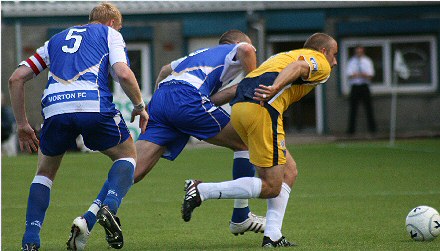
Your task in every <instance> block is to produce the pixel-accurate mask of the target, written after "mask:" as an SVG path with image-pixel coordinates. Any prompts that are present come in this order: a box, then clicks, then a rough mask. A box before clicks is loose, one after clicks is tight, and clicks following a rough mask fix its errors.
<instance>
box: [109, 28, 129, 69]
mask: <svg viewBox="0 0 440 251" xmlns="http://www.w3.org/2000/svg"><path fill="white" fill-rule="evenodd" d="M108 47H109V60H110V65H114V64H115V63H118V62H122V63H128V62H127V55H126V52H125V41H124V39H123V38H122V35H121V33H119V32H118V31H116V30H115V29H113V28H111V27H109V31H108Z"/></svg>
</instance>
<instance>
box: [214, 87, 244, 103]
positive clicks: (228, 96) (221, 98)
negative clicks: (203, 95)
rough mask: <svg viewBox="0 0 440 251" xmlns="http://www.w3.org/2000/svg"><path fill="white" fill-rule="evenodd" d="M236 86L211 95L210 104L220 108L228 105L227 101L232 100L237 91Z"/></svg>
mask: <svg viewBox="0 0 440 251" xmlns="http://www.w3.org/2000/svg"><path fill="white" fill-rule="evenodd" d="M237 86H238V85H233V86H230V87H228V88H225V89H223V90H221V91H219V92H217V93H216V94H214V95H212V96H211V97H210V99H211V101H212V103H214V104H215V105H216V106H222V105H224V104H226V103H228V102H229V101H231V100H232V98H234V96H235V92H236V91H237Z"/></svg>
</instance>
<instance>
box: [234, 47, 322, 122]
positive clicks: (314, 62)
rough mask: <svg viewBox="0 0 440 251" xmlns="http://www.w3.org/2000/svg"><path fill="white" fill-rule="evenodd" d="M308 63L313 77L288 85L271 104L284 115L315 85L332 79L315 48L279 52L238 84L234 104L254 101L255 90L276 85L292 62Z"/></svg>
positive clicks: (310, 75) (310, 74) (300, 79)
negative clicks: (281, 74)
mask: <svg viewBox="0 0 440 251" xmlns="http://www.w3.org/2000/svg"><path fill="white" fill-rule="evenodd" d="M297 60H304V61H306V62H307V63H308V64H309V67H310V70H309V76H308V77H307V78H299V79H297V80H296V81H294V82H293V83H290V84H288V85H286V86H285V87H284V88H283V89H282V90H280V91H279V92H278V93H277V94H276V95H275V96H274V97H273V98H272V99H271V100H269V101H268V102H267V103H268V104H269V105H270V106H272V107H273V108H275V109H276V110H277V111H278V112H279V113H280V114H282V113H283V112H284V111H285V110H286V109H287V108H288V107H289V106H290V105H291V104H292V103H294V102H296V101H298V100H300V99H301V98H302V97H304V96H305V95H306V94H307V93H309V92H310V91H311V90H313V88H315V86H317V85H319V84H323V83H325V82H326V81H327V79H328V78H329V77H330V72H331V67H330V64H329V62H328V61H327V59H326V57H325V56H324V54H322V53H321V52H319V51H315V50H312V49H297V50H292V51H288V52H281V53H278V54H276V55H274V56H272V57H270V58H269V59H267V60H266V61H265V62H264V63H263V64H261V65H260V66H259V67H258V68H257V69H255V70H254V71H252V72H250V73H249V74H248V75H247V76H246V77H245V78H244V79H243V80H242V81H241V82H240V83H239V85H238V87H237V93H236V96H235V98H234V99H233V100H232V101H231V105H233V104H235V103H238V102H253V103H258V101H255V100H253V99H252V98H253V96H254V93H255V88H257V87H258V86H259V85H260V84H262V85H266V86H270V85H273V82H274V81H275V79H276V77H277V76H278V74H279V73H280V72H281V71H282V70H283V69H284V68H286V67H287V66H288V65H289V64H291V63H292V62H295V61H297Z"/></svg>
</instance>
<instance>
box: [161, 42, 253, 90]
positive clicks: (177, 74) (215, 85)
mask: <svg viewBox="0 0 440 251" xmlns="http://www.w3.org/2000/svg"><path fill="white" fill-rule="evenodd" d="M242 44H245V43H239V44H223V45H218V46H216V47H212V48H206V49H200V50H197V51H195V52H193V53H191V54H189V55H188V56H186V57H183V58H180V59H178V60H175V61H173V62H171V68H172V69H173V72H172V73H171V75H169V76H168V77H167V78H165V79H164V80H162V81H161V82H160V83H159V88H160V84H162V83H165V82H169V81H178V82H184V83H186V84H190V85H192V86H194V87H196V88H197V89H198V90H199V91H200V93H202V94H203V95H205V96H206V97H209V96H211V95H213V94H214V93H216V92H217V91H218V90H219V89H220V88H221V87H223V86H225V85H227V84H229V83H230V82H231V81H232V80H234V78H236V77H237V76H238V75H239V74H240V73H242V71H243V69H242V67H241V64H240V61H239V60H238V59H237V58H236V54H237V48H238V47H239V46H240V45H242Z"/></svg>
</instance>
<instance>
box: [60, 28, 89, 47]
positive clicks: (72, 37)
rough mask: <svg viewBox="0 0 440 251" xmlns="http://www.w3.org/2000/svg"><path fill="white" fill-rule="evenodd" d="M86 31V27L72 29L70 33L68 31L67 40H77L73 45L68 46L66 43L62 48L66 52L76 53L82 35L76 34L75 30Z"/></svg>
mask: <svg viewBox="0 0 440 251" xmlns="http://www.w3.org/2000/svg"><path fill="white" fill-rule="evenodd" d="M84 31H86V29H70V30H69V33H67V36H66V38H65V40H66V41H69V40H71V39H75V42H74V43H73V47H71V48H69V47H67V45H64V46H63V47H62V48H61V49H62V50H63V51H64V52H65V53H75V52H76V51H77V50H78V49H79V47H80V45H81V41H82V37H81V35H79V34H74V32H84Z"/></svg>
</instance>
